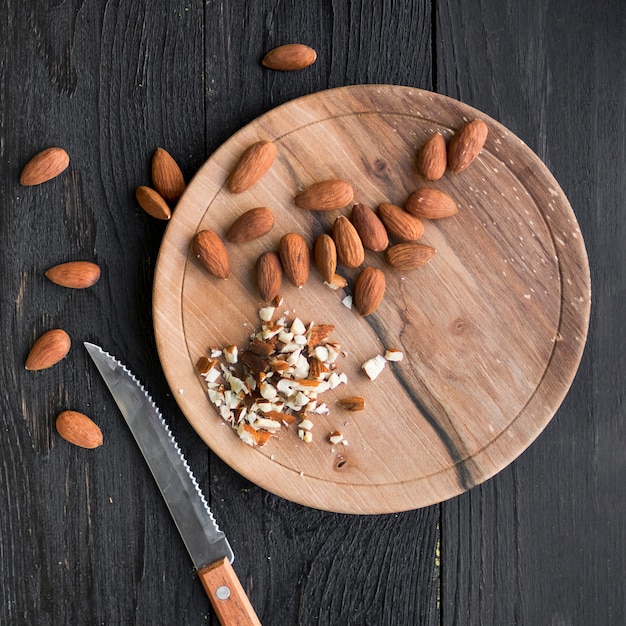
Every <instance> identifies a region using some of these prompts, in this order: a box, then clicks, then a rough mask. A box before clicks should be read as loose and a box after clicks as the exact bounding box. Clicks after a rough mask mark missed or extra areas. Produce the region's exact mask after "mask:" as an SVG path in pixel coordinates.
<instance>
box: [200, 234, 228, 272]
mask: <svg viewBox="0 0 626 626" xmlns="http://www.w3.org/2000/svg"><path fill="white" fill-rule="evenodd" d="M191 249H192V252H193V254H194V256H195V257H196V259H198V262H199V263H200V265H201V266H202V267H203V268H204V269H205V270H206V271H207V272H209V274H212V275H213V276H216V277H217V278H228V274H229V273H230V262H229V259H228V252H227V251H226V248H225V247H224V244H223V243H222V240H221V239H220V238H219V237H218V236H217V234H216V233H214V232H213V231H212V230H201V231H200V232H198V233H196V234H195V235H194V238H193V240H192V242H191Z"/></svg>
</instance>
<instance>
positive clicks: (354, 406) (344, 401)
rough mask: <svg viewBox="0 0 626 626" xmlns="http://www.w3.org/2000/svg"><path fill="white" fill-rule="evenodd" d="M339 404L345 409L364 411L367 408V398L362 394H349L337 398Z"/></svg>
mask: <svg viewBox="0 0 626 626" xmlns="http://www.w3.org/2000/svg"><path fill="white" fill-rule="evenodd" d="M337 404H338V405H339V406H340V407H341V408H342V409H343V410H344V411H351V412H354V411H362V410H363V409H364V408H365V398H362V397H361V396H349V397H347V398H341V399H340V400H337Z"/></svg>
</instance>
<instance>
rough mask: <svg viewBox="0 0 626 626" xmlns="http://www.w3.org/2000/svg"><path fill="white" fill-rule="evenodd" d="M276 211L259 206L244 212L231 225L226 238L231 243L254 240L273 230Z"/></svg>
mask: <svg viewBox="0 0 626 626" xmlns="http://www.w3.org/2000/svg"><path fill="white" fill-rule="evenodd" d="M273 227H274V213H272V210H271V209H268V208H267V207H264V206H259V207H256V208H254V209H250V210H248V211H246V212H245V213H242V214H241V215H240V216H239V217H238V218H237V219H236V220H235V221H234V222H233V223H232V224H231V226H230V228H229V229H228V231H227V233H226V240H227V241H230V242H231V243H245V242H247V241H254V240H255V239H258V238H259V237H263V235H267V233H269V232H270V230H272V228H273Z"/></svg>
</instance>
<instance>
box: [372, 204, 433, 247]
mask: <svg viewBox="0 0 626 626" xmlns="http://www.w3.org/2000/svg"><path fill="white" fill-rule="evenodd" d="M378 217H380V220H381V221H382V223H383V224H384V225H385V228H386V229H387V232H388V233H389V234H390V235H391V236H392V237H395V238H396V239H399V240H400V241H415V240H416V239H419V238H420V237H421V236H422V235H423V234H424V224H423V223H422V221H421V220H420V219H418V218H417V217H414V216H413V215H410V214H409V213H407V212H406V211H405V210H404V209H403V208H402V207H399V206H397V205H395V204H391V203H389V202H383V203H382V204H380V205H379V206H378Z"/></svg>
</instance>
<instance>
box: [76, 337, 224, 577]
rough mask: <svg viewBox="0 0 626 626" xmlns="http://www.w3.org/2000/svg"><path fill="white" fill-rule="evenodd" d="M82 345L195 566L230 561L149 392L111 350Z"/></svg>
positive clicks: (210, 512) (222, 539) (199, 492)
mask: <svg viewBox="0 0 626 626" xmlns="http://www.w3.org/2000/svg"><path fill="white" fill-rule="evenodd" d="M84 345H85V348H86V349H87V352H88V353H89V355H90V356H91V358H92V360H93V362H94V363H95V365H96V367H97V369H98V371H99V372H100V375H101V376H102V378H103V380H104V382H105V383H106V385H107V387H108V388H109V391H110V392H111V394H112V395H113V398H114V400H115V402H116V404H117V406H118V407H119V409H120V412H121V413H122V415H123V416H124V419H125V420H126V423H127V424H128V426H129V428H130V430H131V432H132V434H133V436H134V438H135V440H136V441H137V444H138V446H139V448H140V450H141V452H142V453H143V456H144V458H145V459H146V462H147V463H148V466H149V468H150V470H151V472H152V475H153V476H154V478H155V480H156V482H157V485H158V486H159V489H160V491H161V494H162V495H163V498H164V499H165V502H166V504H167V506H168V509H169V511H170V513H171V515H172V518H173V519H174V522H175V524H176V526H177V528H178V531H179V532H180V534H181V537H182V539H183V541H184V543H185V546H186V547H187V550H188V552H189V554H190V555H191V558H192V560H193V562H194V565H195V567H196V569H198V570H199V569H202V568H203V567H205V566H206V565H208V564H209V563H212V562H214V561H217V560H218V559H221V558H223V557H226V558H228V560H229V561H230V562H231V563H232V561H233V560H234V555H233V551H232V549H231V547H230V544H229V543H228V540H227V539H226V535H225V534H224V533H223V532H222V531H221V530H220V528H219V526H218V524H217V522H216V520H215V518H214V516H213V513H212V511H211V508H210V507H209V504H208V502H207V501H206V498H205V497H204V494H203V493H202V490H201V489H200V485H199V484H198V481H197V480H196V477H195V476H194V474H193V471H192V470H191V467H190V466H189V463H188V462H187V459H185V456H184V455H183V453H182V451H181V449H180V446H179V445H178V443H177V442H176V439H175V438H174V435H173V434H172V432H171V430H170V427H169V426H168V425H167V423H166V422H165V420H164V419H163V415H162V414H161V411H160V410H159V408H158V407H157V405H156V404H155V402H154V401H153V399H152V397H151V396H150V394H149V393H148V392H147V391H146V389H145V388H144V386H143V385H142V383H141V382H140V381H139V380H138V379H137V377H136V376H135V375H134V374H133V373H132V372H131V371H130V370H129V369H128V368H127V367H126V366H125V365H124V364H123V363H121V362H120V361H119V360H118V359H117V358H115V357H114V356H113V355H111V354H110V353H108V352H106V351H105V350H103V349H102V348H101V347H100V346H97V345H95V344H93V343H89V342H85V343H84Z"/></svg>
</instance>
